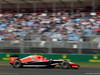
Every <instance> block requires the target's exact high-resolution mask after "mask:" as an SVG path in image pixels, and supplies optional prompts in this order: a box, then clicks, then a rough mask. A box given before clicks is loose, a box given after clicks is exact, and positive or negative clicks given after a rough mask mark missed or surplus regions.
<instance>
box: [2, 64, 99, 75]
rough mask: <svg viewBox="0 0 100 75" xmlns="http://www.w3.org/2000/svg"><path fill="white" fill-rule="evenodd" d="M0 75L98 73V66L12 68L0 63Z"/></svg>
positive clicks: (84, 74) (77, 74)
mask: <svg viewBox="0 0 100 75" xmlns="http://www.w3.org/2000/svg"><path fill="white" fill-rule="evenodd" d="M0 75H100V67H80V68H79V69H61V68H53V69H48V68H43V67H40V68H37V67H31V68H29V67H25V68H17V69H15V68H13V67H12V66H11V65H0Z"/></svg>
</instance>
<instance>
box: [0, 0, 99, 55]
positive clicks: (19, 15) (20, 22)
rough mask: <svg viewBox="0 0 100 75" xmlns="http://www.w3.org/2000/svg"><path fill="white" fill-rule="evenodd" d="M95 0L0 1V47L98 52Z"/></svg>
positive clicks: (96, 7) (47, 51)
mask: <svg viewBox="0 0 100 75" xmlns="http://www.w3.org/2000/svg"><path fill="white" fill-rule="evenodd" d="M99 4H100V1H99V0H55V1H54V0H16V1H15V0H1V2H0V9H1V10H0V50H1V52H8V53H11V52H12V53H20V52H21V53H32V52H33V53H67V54H100V51H99V49H100V41H99V40H100V12H99V11H100V8H99V7H100V6H99Z"/></svg>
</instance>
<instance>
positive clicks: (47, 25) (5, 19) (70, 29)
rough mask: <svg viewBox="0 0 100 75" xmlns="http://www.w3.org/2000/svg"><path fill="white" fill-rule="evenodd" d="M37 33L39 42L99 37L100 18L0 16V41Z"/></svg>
mask: <svg viewBox="0 0 100 75" xmlns="http://www.w3.org/2000/svg"><path fill="white" fill-rule="evenodd" d="M34 33H37V34H39V35H41V36H42V37H41V40H47V39H51V40H52V41H62V40H63V41H67V40H69V41H70V40H72V41H74V40H78V39H79V36H80V35H91V34H95V35H99V34H100V16H99V15H96V16H94V15H92V16H91V14H90V13H75V14H73V15H70V14H68V13H60V12H57V13H38V14H36V13H30V14H23V13H22V14H14V13H9V14H0V40H20V39H21V38H25V37H26V36H28V35H34Z"/></svg>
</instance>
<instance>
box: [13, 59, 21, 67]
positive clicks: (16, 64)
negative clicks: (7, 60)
mask: <svg viewBox="0 0 100 75" xmlns="http://www.w3.org/2000/svg"><path fill="white" fill-rule="evenodd" d="M13 67H14V68H21V67H22V64H21V62H20V60H16V61H15V62H14V63H13Z"/></svg>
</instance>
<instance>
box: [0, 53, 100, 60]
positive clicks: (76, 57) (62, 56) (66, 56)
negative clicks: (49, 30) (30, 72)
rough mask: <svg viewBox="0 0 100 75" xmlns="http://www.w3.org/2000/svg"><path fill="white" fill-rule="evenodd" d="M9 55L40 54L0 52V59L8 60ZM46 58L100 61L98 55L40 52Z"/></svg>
mask: <svg viewBox="0 0 100 75" xmlns="http://www.w3.org/2000/svg"><path fill="white" fill-rule="evenodd" d="M10 55H19V59H21V58H24V57H26V56H29V55H41V54H0V60H9V59H10ZM42 55H43V56H44V57H47V58H48V59H56V60H67V61H70V62H100V55H69V54H42Z"/></svg>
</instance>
